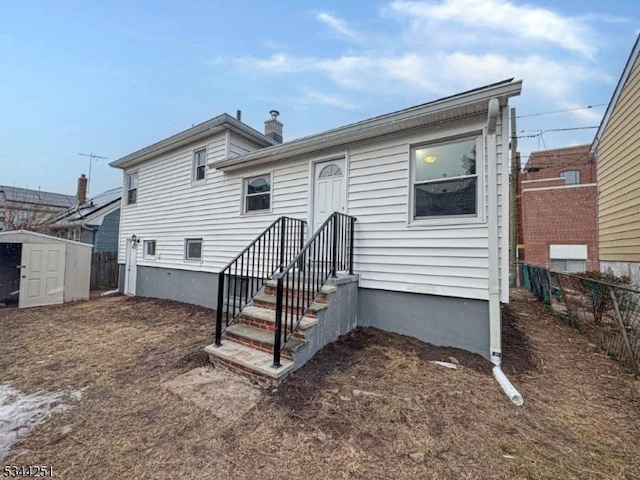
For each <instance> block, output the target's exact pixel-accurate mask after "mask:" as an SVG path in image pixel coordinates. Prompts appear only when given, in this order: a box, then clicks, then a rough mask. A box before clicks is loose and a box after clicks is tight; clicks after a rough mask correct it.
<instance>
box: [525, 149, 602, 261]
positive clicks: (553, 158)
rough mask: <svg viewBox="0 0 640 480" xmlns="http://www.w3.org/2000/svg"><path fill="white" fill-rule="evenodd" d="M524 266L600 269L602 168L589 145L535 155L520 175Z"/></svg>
mask: <svg viewBox="0 0 640 480" xmlns="http://www.w3.org/2000/svg"><path fill="white" fill-rule="evenodd" d="M519 190H520V195H521V197H520V198H521V212H520V215H521V226H522V227H521V228H522V236H521V238H522V243H523V245H524V248H523V249H520V252H519V254H520V258H519V260H520V261H524V262H526V263H531V264H534V265H541V266H544V267H549V268H551V269H553V270H560V271H567V272H584V271H587V270H598V235H597V221H596V210H597V209H596V198H597V185H596V166H595V162H594V159H593V157H592V155H591V152H590V146H589V145H582V146H577V147H568V148H559V149H555V150H546V151H541V152H533V153H532V154H531V155H530V157H529V161H528V162H527V163H526V165H525V168H524V171H523V172H522V174H521V175H520V189H519Z"/></svg>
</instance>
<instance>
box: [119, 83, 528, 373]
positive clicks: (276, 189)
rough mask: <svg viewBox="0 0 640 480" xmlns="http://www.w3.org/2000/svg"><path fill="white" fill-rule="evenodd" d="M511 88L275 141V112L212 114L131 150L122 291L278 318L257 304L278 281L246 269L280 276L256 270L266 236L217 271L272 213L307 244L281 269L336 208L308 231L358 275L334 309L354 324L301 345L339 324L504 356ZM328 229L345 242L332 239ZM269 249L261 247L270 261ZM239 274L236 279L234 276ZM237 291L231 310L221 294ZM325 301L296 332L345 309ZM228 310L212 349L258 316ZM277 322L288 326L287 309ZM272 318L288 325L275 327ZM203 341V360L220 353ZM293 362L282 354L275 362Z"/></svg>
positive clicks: (294, 247)
mask: <svg viewBox="0 0 640 480" xmlns="http://www.w3.org/2000/svg"><path fill="white" fill-rule="evenodd" d="M520 90H521V81H515V80H513V79H511V80H506V81H503V82H499V83H495V84H492V85H488V86H484V87H481V88H478V89H475V90H471V91H468V92H464V93H461V94H458V95H454V96H451V97H447V98H443V99H440V100H436V101H433V102H429V103H426V104H423V105H418V106H415V107H411V108H407V109H405V110H400V111H397V112H393V113H389V114H386V115H382V116H380V117H375V118H372V119H368V120H365V121H362V122H358V123H354V124H351V125H346V126H343V127H340V128H336V129H334V130H329V131H327V132H323V133H319V134H316V135H311V136H308V137H304V138H301V139H297V140H293V141H289V142H284V143H281V140H282V124H281V123H280V122H279V121H278V119H277V115H278V114H277V112H275V111H274V112H272V118H271V120H269V121H267V122H265V124H266V135H263V134H262V133H260V132H258V131H256V130H254V129H252V128H250V127H248V126H247V125H245V124H243V123H242V122H240V121H239V120H237V119H236V118H233V117H231V116H229V115H226V114H223V115H220V116H218V117H215V118H213V119H212V120H209V121H207V122H205V123H203V124H200V125H197V126H195V127H192V128H190V129H188V130H185V131H184V132H181V133H179V134H177V135H174V136H172V137H169V138H167V139H165V140H162V141H160V142H158V143H156V144H153V145H151V146H149V147H146V148H144V149H142V150H140V151H137V152H135V153H132V154H130V155H127V156H126V157H123V158H121V159H119V160H117V161H115V162H113V163H111V166H113V167H117V168H121V169H123V173H124V194H123V201H122V210H121V221H120V240H119V262H120V263H121V269H122V270H121V272H122V275H121V278H123V279H124V282H125V285H123V286H122V288H123V289H125V290H126V293H129V294H137V295H143V296H150V297H160V298H171V299H175V300H180V301H186V302H191V303H196V304H200V305H205V306H209V307H212V308H218V310H220V306H223V307H224V308H225V312H227V310H229V309H231V308H232V309H233V310H235V308H236V306H237V307H238V309H239V310H241V309H245V308H247V309H251V308H253V309H254V313H256V314H257V316H258V317H259V318H263V317H264V318H263V320H264V321H265V322H268V321H270V322H273V319H271V320H269V319H267V317H268V315H265V314H264V312H262V317H260V315H259V314H260V313H261V312H259V311H258V310H260V309H261V307H263V306H265V305H267V306H268V305H269V302H271V300H270V299H268V298H264V295H265V292H267V293H269V292H271V294H273V295H275V294H276V286H277V285H276V284H275V283H273V282H271V283H269V282H267V283H266V285H264V282H265V281H266V280H264V281H263V282H257V283H258V287H257V288H253V283H254V282H253V277H258V276H260V275H262V274H264V272H265V271H267V270H269V271H268V272H267V273H268V275H271V276H273V277H274V279H277V278H278V271H275V272H273V271H271V270H270V268H265V267H264V261H263V263H262V264H261V265H262V267H258V270H260V271H259V272H258V273H256V271H257V270H255V268H256V267H255V262H256V261H255V256H256V255H257V256H258V257H260V256H261V252H262V256H264V254H265V252H267V250H268V249H267V248H266V245H267V243H268V241H270V240H271V239H267V238H266V237H264V238H263V240H261V241H263V243H262V244H261V243H260V241H258V242H257V243H256V244H254V245H253V247H251V248H253V250H252V251H253V258H254V260H253V263H254V266H252V267H249V266H248V265H249V258H250V257H249V256H247V257H246V258H247V261H246V263H244V264H243V265H241V266H240V271H239V272H240V273H238V271H237V268H238V267H237V265H236V272H235V273H229V271H227V274H228V275H227V277H225V278H226V279H227V280H226V283H225V285H224V287H223V288H222V289H221V290H220V291H221V292H222V293H221V294H220V296H219V295H218V293H219V292H218V290H219V281H220V279H221V278H223V277H222V276H220V275H219V272H220V271H221V270H222V269H223V268H224V267H225V266H226V265H227V264H228V263H229V262H230V261H231V260H232V259H234V257H236V256H237V255H238V254H240V253H241V252H242V251H243V250H244V249H245V248H246V247H247V246H248V245H249V244H251V242H252V241H254V240H255V239H256V238H257V237H258V236H259V235H260V234H261V232H263V231H264V230H265V229H267V227H269V226H270V225H271V224H272V223H273V222H275V221H276V220H278V219H279V218H281V217H283V216H286V217H288V218H291V219H297V220H302V221H305V222H306V227H305V226H303V227H300V225H302V223H297V224H296V223H295V220H291V221H290V222H293V223H291V225H292V227H291V228H292V229H295V228H300V229H302V230H301V234H302V235H304V238H302V239H301V243H300V244H297V243H296V242H297V240H296V241H295V242H293V243H292V244H291V250H290V253H291V255H288V256H287V257H286V259H285V260H284V261H283V263H284V264H285V265H284V266H285V267H286V266H287V265H286V264H287V262H291V261H294V260H295V258H296V254H297V253H298V252H300V250H301V245H302V244H303V243H304V242H305V241H306V240H307V239H309V238H311V237H312V235H313V234H314V232H316V231H317V230H318V229H319V228H320V227H321V226H322V224H323V222H325V221H326V220H327V218H328V217H329V215H330V214H331V212H340V213H341V214H344V215H347V216H348V217H342V216H336V217H335V218H336V219H338V218H340V219H347V220H345V221H344V222H343V220H340V222H342V223H338V220H336V221H335V223H334V224H333V227H332V226H331V225H329V226H326V225H325V227H324V228H325V229H332V228H334V227H335V230H327V232H328V233H327V234H326V235H324V234H323V235H324V236H322V235H321V236H320V237H322V238H318V239H316V240H315V241H316V242H317V243H318V245H320V243H321V241H323V242H324V246H323V247H322V248H324V250H323V251H324V253H325V254H326V253H327V252H328V254H329V257H331V256H332V255H333V254H334V252H338V253H336V255H338V256H340V255H342V257H339V259H338V262H341V263H340V265H338V268H337V269H338V270H349V268H348V267H349V265H348V264H349V260H352V267H353V273H354V274H355V275H356V276H351V277H350V278H351V279H354V278H355V279H356V281H357V283H355V287H354V285H353V284H350V285H351V286H350V288H351V290H349V298H351V299H352V300H350V302H351V303H349V301H346V300H345V298H346V297H345V298H343V297H341V296H340V295H336V298H337V299H339V300H336V302H337V303H339V304H340V305H342V303H340V302H346V303H348V304H349V305H347V306H346V307H344V308H346V309H347V310H348V312H347V311H346V310H345V312H346V313H344V316H348V317H349V318H348V319H347V320H345V321H344V322H343V323H342V324H340V320H338V324H340V325H339V326H336V325H338V324H336V325H333V324H331V325H333V327H331V328H334V327H335V328H334V330H335V332H334V333H333V334H332V335H328V336H326V338H324V337H323V339H321V340H318V341H315V340H309V342H311V343H314V342H316V343H315V344H314V347H313V348H312V349H311V350H313V351H315V350H317V348H320V347H321V346H322V343H326V342H327V341H330V340H331V339H333V338H335V334H336V332H338V333H343V332H344V331H345V330H347V329H348V328H351V327H353V326H354V325H362V326H375V327H378V328H381V329H385V330H389V331H395V332H399V333H402V334H407V335H411V336H414V337H417V338H420V339H422V340H425V341H428V342H431V343H434V344H439V345H449V346H455V347H460V348H464V349H467V350H470V351H473V352H477V353H480V354H481V355H483V356H485V357H487V358H491V359H492V360H493V361H494V362H495V363H499V361H500V357H501V346H500V335H501V332H500V302H503V303H504V302H507V301H508V271H509V269H508V223H507V222H508V218H509V212H508V208H509V202H508V189H509V185H508V178H509V176H508V163H509V159H508V130H507V128H508V124H509V122H508V110H509V109H508V101H509V98H510V97H513V96H517V95H519V94H520ZM351 217H353V218H355V220H354V222H355V223H351V220H350V218H351ZM276 224H277V222H276ZM282 225H285V224H284V223H283V224H282ZM287 225H289V224H287ZM296 225H297V227H296ZM273 228H275V227H272V229H273ZM287 228H289V227H287ZM351 228H352V230H351ZM292 231H293V230H292ZM297 231H298V230H296V232H297ZM274 232H275V230H274ZM281 232H282V233H284V232H285V230H281ZM332 232H333V233H332ZM296 235H298V234H297V233H295V234H294V236H293V237H291V238H294V237H296ZM332 235H333V236H332ZM338 237H339V241H338V243H339V244H340V245H342V246H345V249H344V252H343V250H342V246H339V245H338V244H335V243H332V240H333V239H336V238H338ZM291 238H289V239H288V240H287V242H290V241H292V240H291ZM296 238H297V237H296ZM342 240H344V242H342V243H340V242H341V241H342ZM283 242H284V241H283ZM261 245H262V247H261ZM287 245H289V243H287ZM327 245H329V246H328V247H327ZM331 245H333V246H331ZM349 245H352V248H351V247H350V246H349ZM320 248H321V247H320V246H319V247H318V249H320ZM256 249H257V250H260V249H261V252H260V251H256ZM314 249H315V247H312V248H310V249H307V253H305V254H304V255H303V256H304V261H305V262H306V264H307V269H308V268H309V266H311V267H312V268H320V267H317V266H318V265H321V264H322V261H321V259H320V258H319V257H317V256H318V251H316V250H314ZM327 249H328V250H327ZM269 251H270V252H271V253H268V254H267V256H269V255H271V254H273V255H276V254H275V253H274V251H275V250H269ZM340 252H342V253H340ZM248 255H249V254H248ZM313 255H315V256H316V257H317V258H316V257H313ZM276 256H277V255H276ZM301 258H302V257H299V258H298V260H295V262H297V263H295V262H294V263H295V265H289V267H290V272H294V271H297V272H298V273H297V275H299V276H302V275H303V271H304V269H303V268H302V267H299V266H300V265H301V264H302V260H301ZM243 262H244V260H243ZM329 262H331V260H329ZM267 263H268V262H267ZM125 264H126V269H125ZM284 270H285V272H287V271H289V270H287V268H284ZM330 270H331V269H330ZM316 273H317V272H316ZM331 273H335V272H331ZM295 275H296V274H295V273H294V276H293V277H287V279H286V281H285V283H286V282H289V283H286V285H285V287H284V288H285V289H286V288H292V287H291V285H292V283H295V282H296V281H297V282H298V284H299V283H300V281H302V282H303V283H304V282H309V278H305V277H302V280H298V278H299V277H296V276H295ZM318 275H319V274H318ZM324 277H326V275H325V276H324ZM324 277H323V278H322V279H321V282H322V283H324V282H325V280H326V278H324ZM313 278H314V279H315V278H316V274H315V273H314V274H313ZM238 279H241V280H242V281H243V282H245V283H243V284H242V285H241V286H238V285H239V284H238ZM247 279H248V280H247ZM222 281H224V280H222ZM329 283H332V282H329ZM342 283H344V282H342ZM342 283H341V281H335V280H334V281H333V285H334V289H327V288H326V287H325V289H324V290H322V291H321V290H320V289H318V290H317V291H316V290H314V291H313V296H315V295H316V294H317V293H321V294H322V293H326V294H327V295H328V296H327V295H325V296H327V298H328V299H330V297H331V292H334V291H336V289H337V290H339V289H340V288H339V287H340V285H342ZM347 283H348V282H347ZM263 287H264V288H263ZM321 287H322V285H321ZM252 288H253V289H252ZM270 288H271V290H269V289H270ZM230 289H232V292H231V294H229V290H230ZM245 289H248V290H245ZM238 292H240V293H238ZM243 292H244V293H243ZM247 292H249V293H247ZM224 295H226V296H227V297H225V298H224V299H223V297H224ZM238 295H239V296H240V298H241V301H240V304H237V302H236V301H235V300H229V297H238ZM242 295H245V296H248V298H246V299H245V300H246V301H244V300H242ZM302 296H304V295H302V294H300V295H299V296H298V298H300V297H302ZM254 297H255V298H254ZM282 298H284V302H285V303H286V302H287V301H288V300H287V298H289V297H287V295H286V293H285V294H284V297H281V303H282ZM292 298H296V297H295V294H292ZM223 300H224V302H223ZM258 300H259V301H258ZM311 301H313V299H312V300H311ZM327 301H329V304H331V303H332V302H333V300H327ZM221 302H223V303H221ZM354 302H355V303H354ZM245 303H246V304H247V305H245ZM273 303H274V308H276V310H277V308H278V307H275V303H276V302H275V300H273ZM320 303H321V302H314V304H313V305H305V306H304V307H303V308H302V310H301V311H300V312H298V313H299V314H298V316H297V317H295V318H294V319H293V320H292V322H291V325H290V326H291V327H292V328H291V330H296V329H298V328H301V327H304V326H307V327H308V326H309V325H310V324H311V323H312V322H310V321H309V322H307V323H306V324H305V321H304V319H307V320H308V319H309V317H310V315H308V314H309V313H310V312H313V313H314V314H315V317H313V318H317V322H316V324H314V325H313V328H314V329H316V330H318V331H322V329H323V321H324V320H323V319H324V318H325V317H326V318H329V317H331V318H334V317H336V318H338V317H341V316H342V315H343V313H341V312H342V310H340V309H339V308H338V307H335V306H334V307H335V308H334V307H330V308H328V309H326V310H327V312H323V311H322V310H323V309H325V307H323V306H322V305H320V306H319V304H320ZM314 305H315V307H314ZM345 305H346V304H345ZM280 307H281V306H280ZM289 307H291V305H289ZM294 307H295V306H294ZM307 307H309V308H307ZM285 308H286V305H285ZM314 308H315V310H316V311H314ZM340 308H343V307H340ZM246 312H248V310H245V313H246ZM225 315H226V317H225V322H224V325H223V326H222V329H223V330H224V329H226V332H225V333H226V335H227V336H226V337H225V338H226V340H225V341H223V342H222V346H223V347H224V345H225V344H234V342H235V341H236V340H240V337H242V336H243V335H244V334H245V333H246V334H247V335H248V336H250V337H251V335H250V334H251V333H252V332H249V328H244V327H252V328H254V327H256V326H259V325H258V324H260V322H257V321H256V322H243V316H242V315H240V316H239V317H238V316H237V312H233V313H232V314H231V320H230V322H229V318H230V317H229V313H228V312H227V313H225ZM323 315H324V316H323ZM245 316H247V317H248V316H249V315H248V313H247V314H246V315H245ZM283 318H285V320H284V321H285V322H286V321H288V320H286V319H287V318H289V317H287V314H284V317H283ZM261 321H262V320H261ZM301 321H302V323H300V322H301ZM331 321H332V320H331ZM227 322H229V323H231V326H229V327H227V325H226V323H227ZM238 322H239V323H245V325H244V326H243V328H244V330H242V329H241V328H239V327H238V326H237V325H236V326H234V325H233V324H234V323H238ZM276 322H277V321H276ZM280 322H283V320H280ZM327 322H330V320H327ZM276 324H277V323H276ZM271 326H273V323H271ZM232 327H233V328H232ZM276 328H277V327H276ZM281 328H283V329H284V330H283V332H284V331H285V330H287V327H286V325H285V326H282V325H281ZM232 330H233V331H232ZM241 330H242V331H241ZM271 330H273V328H271ZM253 333H256V332H253ZM258 333H259V332H258ZM281 334H282V335H285V333H281ZM256 335H257V333H256ZM258 337H259V335H258V336H257V337H251V338H254V340H255V339H256V338H258ZM277 337H278V335H275V336H274V339H271V340H269V339H266V338H263V337H260V340H259V341H258V340H256V341H255V342H254V344H256V343H257V344H259V346H262V347H264V348H262V350H265V351H268V348H267V347H268V346H269V345H272V344H274V343H275V344H276V345H278V343H279V342H280V340H277ZM329 337H331V338H329ZM282 338H283V342H284V343H287V342H293V340H295V339H296V338H299V339H301V341H302V343H303V344H304V342H305V335H296V334H293V335H289V334H286V335H285V336H284V337H282ZM239 343H243V342H241V341H239ZM244 343H245V345H248V344H251V342H244ZM252 345H253V344H252ZM280 347H281V348H282V346H280ZM295 347H296V348H292V349H291V352H289V355H285V357H286V358H289V360H291V359H293V360H294V361H296V358H295V354H294V353H292V352H294V351H302V349H301V350H297V348H298V347H299V346H298V345H296V346H295ZM218 348H221V347H218ZM238 348H239V349H240V350H242V348H244V347H238ZM287 348H288V347H287ZM275 349H276V348H274V351H275ZM208 351H209V352H210V354H212V353H211V352H213V351H215V348H214V347H211V348H210V349H208ZM220 351H222V350H220ZM283 351H284V350H283ZM212 355H213V354H212ZM298 355H300V354H299V353H298ZM309 356H310V354H305V355H301V356H300V357H299V358H303V360H306V359H307V358H308V357H309ZM286 358H285V360H286ZM225 360H228V361H227V362H226V363H227V364H229V363H232V362H231V360H229V359H228V358H226V357H225ZM265 362H266V361H265ZM249 363H250V362H249ZM274 363H276V364H279V362H278V361H275V362H274ZM240 364H241V365H242V362H240ZM242 366H243V367H245V368H251V367H250V365H248V364H247V365H242ZM297 366H299V364H296V365H295V366H293V367H291V366H290V364H289V363H287V364H286V365H285V366H284V367H282V368H295V367H297ZM256 371H257V370H256Z"/></svg>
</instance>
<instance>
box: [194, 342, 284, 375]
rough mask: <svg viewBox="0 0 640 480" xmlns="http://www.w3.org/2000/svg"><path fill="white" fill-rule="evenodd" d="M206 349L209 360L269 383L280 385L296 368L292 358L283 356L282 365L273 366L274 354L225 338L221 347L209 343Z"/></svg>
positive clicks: (216, 364) (218, 365) (219, 365)
mask: <svg viewBox="0 0 640 480" xmlns="http://www.w3.org/2000/svg"><path fill="white" fill-rule="evenodd" d="M204 351H205V352H206V353H207V354H208V355H209V361H210V362H211V363H212V364H214V365H215V366H217V367H222V368H226V369H228V370H231V371H233V372H235V373H238V374H240V375H244V376H245V377H249V378H250V379H252V380H254V381H256V382H258V383H262V384H267V385H278V384H279V383H280V382H282V381H283V380H284V379H285V378H286V377H287V375H289V374H290V373H291V372H292V371H293V368H294V363H293V361H291V360H288V359H286V358H282V359H281V360H280V364H281V366H280V367H279V368H273V354H268V353H266V352H262V351H260V350H256V349H255V348H252V347H247V346H246V345H242V344H240V343H237V342H234V341H232V340H228V339H227V340H225V341H224V342H223V344H222V345H221V346H219V347H216V346H215V345H207V346H206V347H204Z"/></svg>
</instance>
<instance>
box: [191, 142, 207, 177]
mask: <svg viewBox="0 0 640 480" xmlns="http://www.w3.org/2000/svg"><path fill="white" fill-rule="evenodd" d="M200 153H202V154H203V155H202V156H203V162H204V163H202V165H198V164H197V161H198V158H199V154H200ZM200 167H202V169H203V175H204V176H203V177H202V178H197V175H198V168H200ZM206 181H207V148H206V147H203V148H198V149H196V150H194V151H193V155H192V160H191V183H192V184H196V185H199V184H201V183H205V182H206Z"/></svg>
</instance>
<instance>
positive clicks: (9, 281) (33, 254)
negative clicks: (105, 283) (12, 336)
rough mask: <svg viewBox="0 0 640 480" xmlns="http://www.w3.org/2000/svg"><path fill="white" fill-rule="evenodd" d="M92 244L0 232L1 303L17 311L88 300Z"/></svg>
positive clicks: (19, 232)
mask: <svg viewBox="0 0 640 480" xmlns="http://www.w3.org/2000/svg"><path fill="white" fill-rule="evenodd" d="M92 248H93V246H92V245H88V244H86V243H79V242H74V241H71V240H65V239H62V238H56V237H51V236H49V235H43V234H41V233H35V232H29V231H26V230H17V231H8V232H0V301H10V300H12V299H15V298H16V297H17V299H18V306H19V307H20V308H27V307H39V306H43V305H55V304H58V303H63V302H73V301H76V300H87V299H88V298H89V280H90V274H91V249H92Z"/></svg>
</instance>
